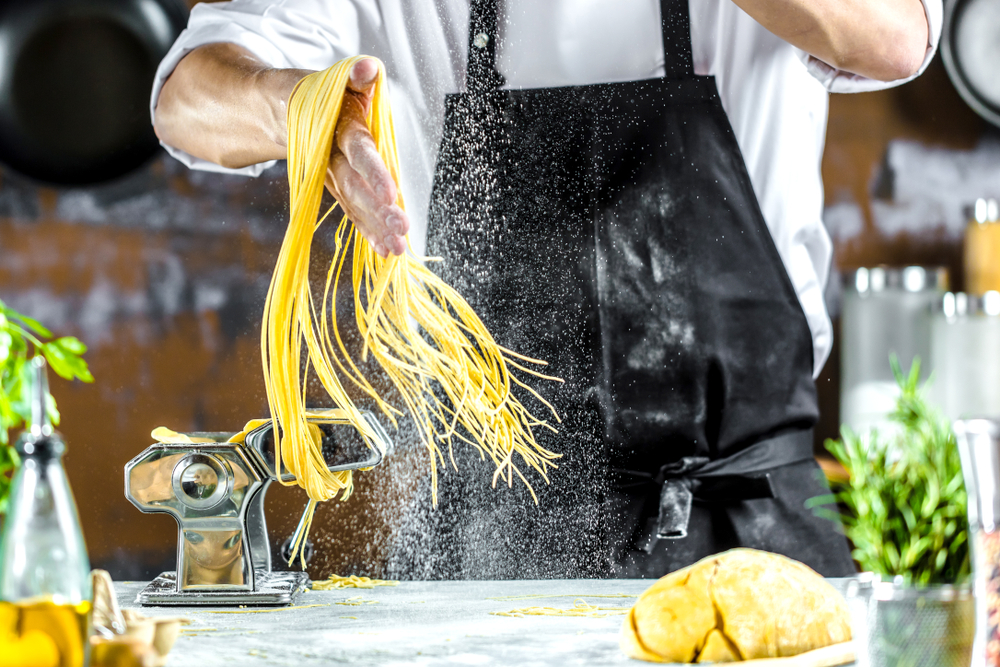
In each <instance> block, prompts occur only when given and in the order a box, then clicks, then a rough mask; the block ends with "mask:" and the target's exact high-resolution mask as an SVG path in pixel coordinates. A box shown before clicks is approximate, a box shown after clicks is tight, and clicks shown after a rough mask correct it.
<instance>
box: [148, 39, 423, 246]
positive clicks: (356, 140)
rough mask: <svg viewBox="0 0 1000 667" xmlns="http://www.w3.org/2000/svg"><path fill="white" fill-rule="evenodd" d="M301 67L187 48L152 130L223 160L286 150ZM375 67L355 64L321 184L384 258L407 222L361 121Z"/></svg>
mask: <svg viewBox="0 0 1000 667" xmlns="http://www.w3.org/2000/svg"><path fill="white" fill-rule="evenodd" d="M309 74H311V71H310V70H305V69H280V68H273V67H270V66H268V65H267V64H266V63H264V62H263V61H261V60H260V59H259V58H257V56H255V55H254V54H253V53H251V52H250V51H248V50H247V49H245V48H243V47H242V46H237V45H236V44H229V43H226V42H217V43H214V44H206V45H205V46H200V47H198V48H197V49H195V50H193V51H191V52H190V53H189V54H187V55H186V56H184V58H183V59H182V60H181V61H180V62H179V63H178V64H177V67H176V68H175V69H174V71H173V73H172V74H171V75H170V77H169V78H168V79H167V80H166V82H164V84H163V88H162V89H161V91H160V95H159V98H158V100H157V104H156V112H155V116H154V118H153V129H154V130H156V135H157V136H158V137H159V138H160V140H161V141H163V142H164V143H165V144H168V145H170V146H174V147H175V148H179V149H180V150H182V151H185V152H186V153H189V154H190V155H193V156H195V157H198V158H201V159H203V160H208V161H210V162H214V163H215V164H219V165H222V166H223V167H230V168H240V167H245V166H248V165H252V164H259V163H261V162H266V161H268V160H283V159H285V158H287V157H288V149H287V145H288V128H287V127H286V119H287V117H288V98H289V97H290V96H291V94H292V90H294V88H295V85H296V84H297V83H298V82H299V81H300V80H301V79H302V77H304V76H307V75H309ZM377 74H378V66H377V65H376V63H375V61H374V60H371V59H365V60H362V61H359V62H358V63H357V64H355V65H354V69H353V71H352V72H351V79H350V83H349V85H348V94H347V95H346V96H345V98H344V105H343V109H342V110H341V115H340V122H339V123H338V124H337V129H336V134H335V135H334V142H333V151H332V152H331V154H330V164H329V167H328V168H327V174H326V185H327V187H328V188H329V189H330V191H331V192H332V193H333V195H334V196H335V197H336V198H337V201H339V202H340V204H341V206H342V207H343V209H344V210H345V211H346V212H347V215H348V217H350V218H351V220H353V221H354V224H355V226H356V227H357V228H358V230H359V231H360V232H361V234H362V235H364V237H365V238H366V239H368V242H369V243H371V245H372V247H373V248H374V249H375V251H376V252H378V253H379V254H380V255H382V256H383V257H385V256H387V254H388V253H394V254H396V255H400V254H402V253H403V252H404V251H405V250H406V242H405V239H404V236H406V233H407V232H408V231H409V229H410V220H409V218H407V216H406V213H404V212H403V210H402V209H400V208H399V207H398V206H396V185H395V183H393V180H392V177H391V176H390V175H389V170H388V169H387V168H386V166H385V164H384V163H383V162H382V159H381V158H380V157H379V154H378V151H377V150H376V148H375V140H374V139H373V138H372V136H371V134H370V133H369V132H368V127H367V126H366V125H365V120H364V117H365V113H366V112H367V110H368V107H369V106H370V105H371V101H372V94H373V92H374V91H373V87H374V86H373V84H374V83H375V77H376V75H377Z"/></svg>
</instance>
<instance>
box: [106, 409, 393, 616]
mask: <svg viewBox="0 0 1000 667" xmlns="http://www.w3.org/2000/svg"><path fill="white" fill-rule="evenodd" d="M316 414H320V415H321V414H322V413H316ZM363 416H364V418H365V421H366V422H367V423H368V424H369V425H370V426H371V430H372V433H374V434H375V437H376V438H377V440H379V442H370V441H369V439H368V438H367V437H365V436H363V435H362V434H361V433H360V432H359V431H358V430H357V429H355V428H354V427H353V426H351V425H350V424H348V423H347V422H346V421H345V420H343V419H341V418H332V417H329V416H310V417H309V421H310V422H311V424H314V425H315V426H317V427H318V428H319V430H320V432H321V433H322V441H321V442H322V451H323V457H324V461H325V462H326V464H327V467H328V468H329V469H330V471H332V472H337V471H342V470H357V469H360V468H372V467H374V466H377V465H378V464H379V463H381V462H382V458H383V452H388V451H389V449H390V448H391V446H392V443H391V441H390V440H389V437H388V435H386V433H385V431H384V430H383V429H382V427H381V425H380V424H379V423H378V420H376V419H375V417H374V415H373V414H372V413H370V412H363ZM177 435H178V437H177V439H176V440H178V441H174V439H173V438H171V441H170V442H157V443H154V444H152V445H150V446H149V447H147V448H146V449H145V450H144V451H143V452H142V453H141V454H139V455H138V456H137V457H135V458H134V459H132V460H131V461H129V462H128V464H127V465H126V466H125V497H126V498H128V499H129V500H130V501H131V502H132V504H133V505H135V506H136V507H138V508H139V510H140V511H142V512H146V513H159V512H162V513H165V514H169V515H171V516H173V517H174V519H176V520H177V527H178V531H177V534H178V537H177V570H176V571H174V572H164V573H163V574H161V575H160V576H158V577H156V579H154V580H153V581H152V582H151V583H150V584H149V585H148V586H146V587H145V588H144V589H143V590H142V591H141V592H140V593H139V596H138V598H137V599H136V602H137V603H138V604H142V605H183V606H188V605H281V604H289V603H291V602H292V599H293V598H294V597H295V596H296V594H298V593H299V592H300V591H302V590H305V589H306V588H307V587H308V586H309V577H308V575H307V574H306V573H305V572H284V571H277V570H273V569H272V567H271V546H270V543H269V540H268V534H267V524H266V523H265V520H264V498H265V497H266V495H267V489H268V487H269V486H270V485H271V484H272V483H273V482H274V481H275V480H276V479H277V476H278V474H279V472H278V471H277V470H275V461H274V434H273V429H272V423H271V421H270V420H268V421H266V422H265V423H263V424H262V425H260V426H258V427H257V428H254V429H253V430H251V431H249V432H248V433H246V434H245V437H243V438H242V441H240V440H241V438H240V437H239V436H240V435H241V434H238V433H215V432H213V433H184V434H177ZM281 477H282V480H283V481H293V480H294V479H295V478H294V476H292V475H291V474H289V473H288V472H287V471H284V470H282V472H281ZM302 525H303V523H302V522H300V527H299V529H297V531H296V532H297V533H298V532H299V531H300V530H301V528H302Z"/></svg>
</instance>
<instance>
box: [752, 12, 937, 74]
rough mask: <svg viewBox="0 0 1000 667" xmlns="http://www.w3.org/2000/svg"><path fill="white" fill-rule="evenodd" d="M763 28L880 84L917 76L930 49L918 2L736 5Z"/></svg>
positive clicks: (804, 49)
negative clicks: (880, 82)
mask: <svg viewBox="0 0 1000 667" xmlns="http://www.w3.org/2000/svg"><path fill="white" fill-rule="evenodd" d="M734 2H735V3H736V4H737V5H739V6H740V8H742V9H743V11H745V12H746V13H747V14H749V15H750V16H752V17H753V18H754V19H756V20H757V22H758V23H760V24H761V25H762V26H764V27H765V28H767V29H768V30H770V31H771V32H773V33H774V34H775V35H777V36H778V37H781V38H782V39H784V40H785V41H787V42H789V43H790V44H792V45H794V46H797V47H799V48H800V49H802V50H803V51H805V52H806V53H809V54H811V55H813V56H815V57H816V58H819V59H820V60H822V61H823V62H825V63H827V64H828V65H831V66H833V67H836V68H837V69H841V70H845V71H848V72H853V73H855V74H860V75H862V76H866V77H868V78H870V79H876V80H879V81H895V80H898V79H905V78H907V77H910V76H913V75H914V74H916V73H917V72H918V71H919V69H920V65H921V64H922V63H923V61H924V56H925V55H926V53H927V44H928V31H929V28H928V25H927V16H926V14H925V12H924V6H923V3H922V2H921V1H920V0H734Z"/></svg>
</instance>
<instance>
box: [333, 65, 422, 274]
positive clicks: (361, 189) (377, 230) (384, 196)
mask: <svg viewBox="0 0 1000 667" xmlns="http://www.w3.org/2000/svg"><path fill="white" fill-rule="evenodd" d="M377 75H378V65H377V64H376V63H375V61H374V60H372V59H370V58H368V59H365V60H361V61H358V62H357V63H356V64H355V65H354V68H353V69H352V70H351V78H350V80H349V82H348V85H347V94H346V95H344V101H343V104H342V105H341V107H340V119H339V120H338V122H337V129H336V131H335V133H334V135H333V150H332V151H331V153H330V166H329V168H328V169H327V170H326V187H327V188H328V189H329V190H330V192H331V193H333V196H334V197H336V198H337V201H338V202H340V205H341V207H342V208H343V209H344V212H345V213H347V217H349V218H350V219H351V221H352V222H354V225H355V227H357V229H358V231H360V232H361V234H362V235H363V236H364V237H365V238H366V239H367V240H368V242H369V243H370V244H371V246H372V248H374V249H375V252H377V253H378V254H379V255H381V256H382V257H386V256H387V255H388V253H392V254H394V255H402V254H403V253H404V252H406V239H405V236H406V234H407V233H408V232H409V230H410V219H409V218H408V217H407V215H406V212H405V211H403V209H401V208H400V207H399V206H397V205H396V184H395V182H394V181H393V180H392V175H391V174H390V173H389V169H388V168H387V167H386V165H385V162H383V161H382V157H381V156H380V155H379V153H378V148H377V147H376V144H375V139H374V138H373V137H372V135H371V133H370V132H369V131H368V125H367V124H366V123H365V116H366V115H367V114H368V110H369V108H370V107H371V103H372V95H373V93H374V88H375V85H374V84H375V78H376V76H377Z"/></svg>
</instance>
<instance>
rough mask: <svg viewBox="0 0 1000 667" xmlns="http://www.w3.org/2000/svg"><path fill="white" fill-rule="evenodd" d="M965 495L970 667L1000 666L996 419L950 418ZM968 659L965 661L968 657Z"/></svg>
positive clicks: (999, 438)
mask: <svg viewBox="0 0 1000 667" xmlns="http://www.w3.org/2000/svg"><path fill="white" fill-rule="evenodd" d="M954 430H955V436H956V440H957V442H958V451H959V453H960V454H961V456H962V475H963V476H964V477H965V490H966V492H967V493H968V496H969V540H970V541H971V546H972V577H973V581H972V584H973V591H974V593H975V596H976V640H975V644H974V647H973V653H972V663H971V664H972V667H1000V422H998V421H997V420H995V419H968V420H960V421H956V422H955V424H954ZM966 664H968V663H966Z"/></svg>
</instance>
